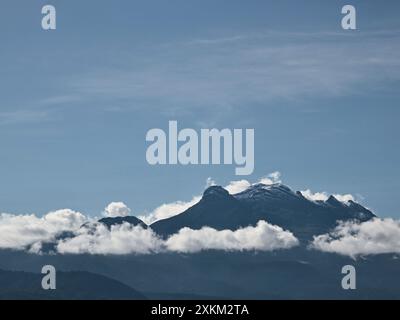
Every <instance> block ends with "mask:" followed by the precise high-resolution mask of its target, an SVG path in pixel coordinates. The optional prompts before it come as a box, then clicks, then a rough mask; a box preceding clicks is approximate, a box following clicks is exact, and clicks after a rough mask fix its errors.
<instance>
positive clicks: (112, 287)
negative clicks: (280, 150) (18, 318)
mask: <svg viewBox="0 0 400 320" xmlns="http://www.w3.org/2000/svg"><path fill="white" fill-rule="evenodd" d="M43 276H44V275H41V274H35V273H30V272H21V271H4V270H0V284H1V285H0V299H1V300H43V299H46V300H49V299H50V300H112V299H120V300H144V299H146V298H145V296H144V295H142V294H141V293H139V292H137V291H136V290H134V289H132V288H131V287H129V286H127V285H125V284H122V283H121V282H119V281H116V280H113V279H110V278H108V277H105V276H102V275H97V274H94V273H90V272H83V271H79V272H57V277H56V286H57V288H56V289H55V290H43V289H42V286H41V282H42V278H43Z"/></svg>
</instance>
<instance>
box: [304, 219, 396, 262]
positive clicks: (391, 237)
mask: <svg viewBox="0 0 400 320" xmlns="http://www.w3.org/2000/svg"><path fill="white" fill-rule="evenodd" d="M311 247H312V248H314V249H317V250H320V251H324V252H332V253H338V254H341V255H346V256H351V257H353V258H355V257H357V256H362V255H376V254H384V253H400V221H399V220H394V219H389V218H388V219H379V218H375V219H373V220H370V221H367V222H363V223H357V222H342V223H340V224H339V225H338V226H337V227H336V229H335V230H334V231H333V232H331V233H329V234H323V235H319V236H316V237H314V240H313V242H312V245H311Z"/></svg>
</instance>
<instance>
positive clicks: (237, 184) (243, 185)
mask: <svg viewBox="0 0 400 320" xmlns="http://www.w3.org/2000/svg"><path fill="white" fill-rule="evenodd" d="M250 186H251V183H250V182H249V181H247V180H238V181H231V182H230V183H229V184H228V185H227V186H226V187H225V189H226V190H227V191H228V192H229V193H230V194H236V193H240V192H242V191H244V190H246V189H247V188H249V187H250Z"/></svg>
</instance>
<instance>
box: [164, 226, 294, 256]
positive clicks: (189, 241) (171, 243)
mask: <svg viewBox="0 0 400 320" xmlns="http://www.w3.org/2000/svg"><path fill="white" fill-rule="evenodd" d="M298 243H299V242H298V240H297V239H296V237H295V236H294V235H293V234H292V233H291V232H289V231H284V230H283V229H282V228H280V227H278V226H273V225H270V224H268V223H267V222H265V221H259V222H258V224H257V226H256V227H246V228H243V229H238V230H236V231H231V230H223V231H218V230H215V229H213V228H209V227H204V228H202V229H200V230H192V229H190V228H183V229H181V230H180V231H179V232H178V233H177V234H174V235H172V236H171V237H170V238H169V239H168V240H167V241H166V246H167V248H168V250H170V251H177V252H187V253H194V252H199V251H202V250H210V249H213V250H226V251H244V250H260V251H272V250H276V249H288V248H291V247H294V246H296V245H298Z"/></svg>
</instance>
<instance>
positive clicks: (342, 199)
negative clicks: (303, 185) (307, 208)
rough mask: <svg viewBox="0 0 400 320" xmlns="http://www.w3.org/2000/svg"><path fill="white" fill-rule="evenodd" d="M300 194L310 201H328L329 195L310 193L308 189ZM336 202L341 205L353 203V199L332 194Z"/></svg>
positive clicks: (343, 195)
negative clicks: (341, 203)
mask: <svg viewBox="0 0 400 320" xmlns="http://www.w3.org/2000/svg"><path fill="white" fill-rule="evenodd" d="M301 194H302V195H303V196H304V197H305V198H306V199H308V200H310V201H326V200H328V199H329V194H328V193H327V192H315V193H314V192H312V191H311V190H310V189H307V190H304V191H301ZM333 196H334V197H335V198H336V199H337V200H339V201H340V202H343V203H347V202H349V201H350V200H351V201H355V197H354V196H353V195H351V194H334V195H333Z"/></svg>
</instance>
